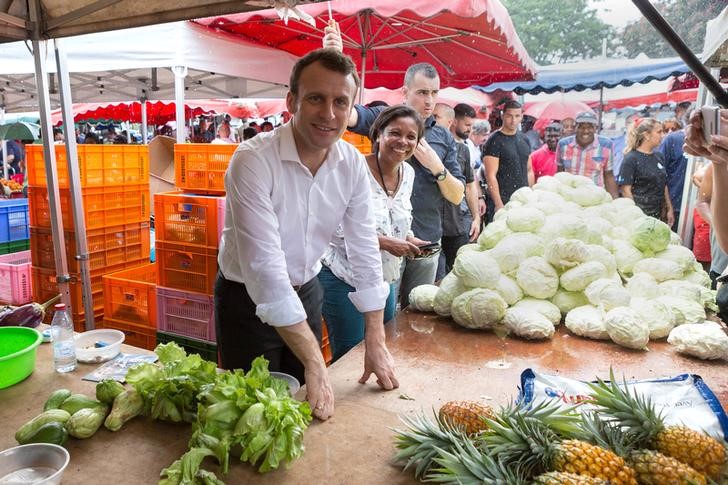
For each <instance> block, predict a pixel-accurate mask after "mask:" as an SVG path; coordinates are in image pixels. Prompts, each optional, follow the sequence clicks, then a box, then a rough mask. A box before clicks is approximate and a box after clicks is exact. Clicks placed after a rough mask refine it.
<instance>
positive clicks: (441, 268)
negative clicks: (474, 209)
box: [436, 225, 470, 281]
mask: <svg viewBox="0 0 728 485" xmlns="http://www.w3.org/2000/svg"><path fill="white" fill-rule="evenodd" d="M468 230H470V225H468ZM469 242H470V236H469V235H468V234H463V235H461V236H442V239H441V240H440V244H441V245H442V252H441V253H440V261H439V262H438V264H437V276H436V281H440V280H441V279H443V278H444V277H445V275H446V274H448V273H449V272H450V271H452V267H453V265H454V264H455V257H456V256H457V255H458V249H460V248H461V247H463V246H465V245H466V244H468V243H469Z"/></svg>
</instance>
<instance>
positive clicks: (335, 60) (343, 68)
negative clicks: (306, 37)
mask: <svg viewBox="0 0 728 485" xmlns="http://www.w3.org/2000/svg"><path fill="white" fill-rule="evenodd" d="M314 62H318V63H319V64H321V66H322V67H324V68H325V69H328V70H329V71H334V72H338V73H340V74H344V75H345V76H348V75H351V76H352V77H353V78H354V83H355V84H356V87H357V89H358V88H359V85H360V84H361V81H360V80H359V75H358V74H357V73H356V64H354V61H352V60H351V57H349V56H347V55H346V54H342V53H341V52H339V51H337V50H336V49H316V50H315V51H312V52H309V53H308V54H306V55H305V56H303V57H302V58H300V59H299V60H298V61H296V64H295V65H294V66H293V70H292V71H291V79H290V81H289V82H288V89H289V90H290V91H291V93H292V94H294V95H297V94H298V81H299V80H300V79H301V73H302V72H303V70H304V69H305V68H306V67H308V66H310V65H311V64H313V63H314Z"/></svg>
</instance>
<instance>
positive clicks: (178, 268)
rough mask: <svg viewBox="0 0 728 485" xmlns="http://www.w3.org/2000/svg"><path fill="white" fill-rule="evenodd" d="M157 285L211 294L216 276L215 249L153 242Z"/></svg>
mask: <svg viewBox="0 0 728 485" xmlns="http://www.w3.org/2000/svg"><path fill="white" fill-rule="evenodd" d="M156 255H157V264H158V265H159V281H158V282H157V283H158V284H159V286H164V287H167V288H172V289H175V290H185V291H192V292H196V293H204V294H206V295H211V294H212V293H213V291H214V288H215V278H216V277H217V248H216V247H212V246H193V245H191V244H179V243H171V242H167V241H157V242H156Z"/></svg>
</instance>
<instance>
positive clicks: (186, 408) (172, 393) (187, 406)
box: [126, 342, 217, 422]
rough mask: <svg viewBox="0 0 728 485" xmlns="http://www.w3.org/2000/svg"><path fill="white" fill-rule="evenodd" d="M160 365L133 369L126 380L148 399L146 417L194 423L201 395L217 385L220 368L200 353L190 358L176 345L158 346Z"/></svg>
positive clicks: (144, 365)
mask: <svg viewBox="0 0 728 485" xmlns="http://www.w3.org/2000/svg"><path fill="white" fill-rule="evenodd" d="M154 353H156V354H157V356H159V363H154V364H151V363H144V364H140V365H137V366H134V367H132V368H131V369H129V372H128V373H127V375H126V381H127V382H128V383H129V384H131V385H132V386H133V387H134V389H136V391H137V392H138V393H139V395H140V396H141V397H142V399H143V400H144V414H147V415H149V416H151V417H152V418H154V419H161V420H165V421H173V422H180V421H184V422H193V421H194V420H195V411H196V410H197V399H198V397H197V396H198V394H199V393H200V391H201V390H202V389H203V387H204V386H205V385H207V384H210V383H212V382H214V380H215V376H216V375H217V373H216V369H217V366H216V365H215V363H214V362H209V361H206V360H204V359H202V357H200V356H199V355H198V354H191V355H187V353H186V352H185V351H184V349H183V348H182V347H180V346H179V345H177V344H176V343H174V342H170V343H167V344H160V345H157V348H156V349H154Z"/></svg>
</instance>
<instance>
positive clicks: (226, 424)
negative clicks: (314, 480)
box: [160, 357, 311, 485]
mask: <svg viewBox="0 0 728 485" xmlns="http://www.w3.org/2000/svg"><path fill="white" fill-rule="evenodd" d="M197 400H198V403H199V404H198V407H197V416H196V420H195V421H194V423H193V425H192V429H193V433H192V438H191V439H190V442H189V446H190V451H189V452H188V453H187V454H185V455H184V456H183V457H182V458H181V459H180V460H178V461H176V462H174V463H173V464H172V465H171V466H170V467H169V468H167V469H165V470H163V471H162V476H163V477H166V479H165V480H163V481H162V482H160V483H164V484H165V485H171V484H176V483H190V484H196V483H199V484H205V483H208V482H205V481H204V480H203V479H202V478H200V477H199V472H200V465H201V463H202V460H203V459H204V458H205V457H206V456H211V457H214V458H215V459H216V460H217V462H218V464H219V465H220V467H221V469H222V472H223V474H226V473H227V472H228V468H229V456H230V453H231V452H235V453H236V454H237V452H238V451H237V450H239V453H240V460H241V461H244V462H248V463H250V464H252V465H259V466H258V470H259V471H260V472H261V473H263V472H267V471H270V470H275V469H277V468H278V467H279V466H280V465H281V464H288V463H290V462H291V461H293V460H295V459H296V458H299V457H300V456H301V454H302V453H303V451H304V446H303V433H304V431H305V430H306V428H307V427H308V424H309V423H310V422H311V409H310V407H309V405H308V403H307V402H299V401H297V400H295V399H294V398H293V397H291V395H290V393H289V391H288V385H287V384H286V383H285V382H284V381H282V380H280V379H277V378H274V377H272V376H271V375H270V373H269V372H268V361H266V360H265V359H264V358H262V357H259V358H257V359H255V360H254V361H253V364H252V367H251V369H250V371H248V373H243V371H241V370H235V371H225V372H223V373H220V374H218V375H217V376H216V377H215V380H214V381H213V382H211V383H208V384H206V385H204V386H203V388H202V389H201V390H200V392H199V394H198V396H197ZM200 457H201V458H200ZM176 478H179V480H180V481H174V480H175V479H176ZM183 478H185V479H190V480H192V481H189V482H184V481H182V479H183ZM209 483H213V482H209Z"/></svg>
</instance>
